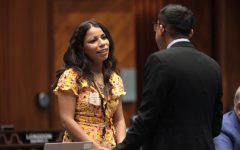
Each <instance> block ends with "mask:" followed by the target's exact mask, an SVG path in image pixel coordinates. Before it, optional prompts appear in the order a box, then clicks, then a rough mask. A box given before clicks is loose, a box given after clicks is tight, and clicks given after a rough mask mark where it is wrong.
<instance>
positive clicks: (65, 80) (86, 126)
mask: <svg viewBox="0 0 240 150" xmlns="http://www.w3.org/2000/svg"><path fill="white" fill-rule="evenodd" d="M109 81H110V85H109V88H108V89H109V95H108V99H107V100H106V98H104V101H103V103H104V104H105V106H106V110H105V115H106V134H105V136H102V135H103V127H104V118H103V113H102V109H101V104H99V103H91V102H90V101H91V95H94V94H98V92H97V89H96V88H95V86H94V84H93V83H92V82H88V80H87V79H86V78H85V77H79V75H78V73H77V72H76V71H74V70H73V69H72V68H70V69H68V70H66V71H65V72H64V73H63V74H62V75H61V77H60V78H59V80H58V84H57V87H56V88H55V89H54V93H55V94H57V93H58V91H59V90H72V91H73V92H74V94H75V95H76V96H77V98H76V108H75V118H74V119H75V121H76V122H77V123H78V124H79V126H80V127H81V128H82V129H83V130H84V131H85V133H86V134H87V135H88V136H89V137H90V138H92V139H93V140H94V141H95V142H97V143H98V144H101V145H105V146H107V147H113V146H115V145H116V142H115V138H114V136H115V128H114V126H113V122H112V117H113V114H114V112H115V111H116V108H117V105H118V104H119V98H120V96H121V95H125V94H126V92H125V91H124V87H123V82H122V79H121V77H120V76H119V75H117V74H116V73H112V75H111V76H110V79H109ZM101 95H102V96H103V97H104V94H103V93H101ZM73 141H74V139H72V138H71V135H70V134H69V132H68V131H65V134H64V137H63V142H73Z"/></svg>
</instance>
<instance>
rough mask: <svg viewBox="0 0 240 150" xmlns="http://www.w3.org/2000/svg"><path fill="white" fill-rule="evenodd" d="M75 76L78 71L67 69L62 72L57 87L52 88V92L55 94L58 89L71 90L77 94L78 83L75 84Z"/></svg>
mask: <svg viewBox="0 0 240 150" xmlns="http://www.w3.org/2000/svg"><path fill="white" fill-rule="evenodd" d="M77 76H78V73H77V72H75V71H74V70H73V69H68V70H66V71H64V72H63V74H62V75H61V76H60V78H59V80H58V83H57V87H56V88H55V89H54V90H53V92H54V93H55V94H56V95H57V94H58V91H59V90H63V91H64V90H72V91H73V93H74V94H75V95H76V96H78V95H79V85H78V84H77Z"/></svg>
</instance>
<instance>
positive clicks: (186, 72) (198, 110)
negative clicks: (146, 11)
mask: <svg viewBox="0 0 240 150" xmlns="http://www.w3.org/2000/svg"><path fill="white" fill-rule="evenodd" d="M192 28H193V14H192V12H191V11H190V10H189V9H187V8H186V7H184V6H181V5H167V6H166V7H164V8H163V9H161V10H160V12H159V15H158V20H157V22H156V23H155V24H154V30H155V32H156V35H155V39H156V43H157V45H158V47H159V49H162V48H165V49H163V50H161V51H158V52H155V53H153V54H152V55H151V56H150V57H149V58H148V60H147V62H146V65H145V74H144V89H143V94H142V101H141V105H140V108H139V109H138V116H137V118H136V119H135V121H134V122H133V124H132V126H131V127H130V129H129V130H128V132H127V135H126V138H125V139H124V140H123V142H122V143H120V144H119V145H117V146H116V147H115V148H114V149H115V150H137V149H139V147H141V146H142V149H143V150H214V144H213V140H212V139H213V137H215V136H217V135H218V134H219V131H220V129H221V122H222V102H221V96H222V83H221V73H220V67H219V65H218V64H217V62H215V61H214V60H213V59H211V58H210V57H208V56H207V55H205V54H203V53H201V52H200V51H198V50H197V49H195V48H194V46H193V45H192V44H191V42H190V41H189V39H190V37H191V36H192V35H193V29H192Z"/></svg>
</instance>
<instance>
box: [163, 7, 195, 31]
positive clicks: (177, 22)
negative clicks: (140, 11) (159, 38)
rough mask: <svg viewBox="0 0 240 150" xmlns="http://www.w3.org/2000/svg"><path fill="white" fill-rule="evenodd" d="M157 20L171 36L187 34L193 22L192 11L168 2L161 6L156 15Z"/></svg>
mask: <svg viewBox="0 0 240 150" xmlns="http://www.w3.org/2000/svg"><path fill="white" fill-rule="evenodd" d="M158 21H159V22H160V23H161V24H163V25H164V26H165V28H166V31H167V32H169V33H170V34H171V35H172V36H179V35H180V36H181V35H183V36H188V35H189V34H190V33H191V29H192V28H193V24H194V18H193V13H192V11H191V10H190V9H188V8H187V7H184V6H182V5H177V4H169V5H167V6H165V7H164V8H162V9H161V10H160V12H159V15H158Z"/></svg>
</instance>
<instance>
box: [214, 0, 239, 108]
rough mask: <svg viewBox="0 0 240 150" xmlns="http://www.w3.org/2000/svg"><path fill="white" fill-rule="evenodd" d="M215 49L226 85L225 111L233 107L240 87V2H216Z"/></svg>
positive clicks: (233, 0)
mask: <svg viewBox="0 0 240 150" xmlns="http://www.w3.org/2000/svg"><path fill="white" fill-rule="evenodd" d="M214 4H215V15H214V16H216V18H215V22H216V23H215V24H216V26H215V38H216V41H215V47H216V53H217V56H218V58H219V61H220V64H221V68H222V72H223V83H224V84H223V85H224V96H223V103H224V111H225V112H226V111H228V110H229V108H230V107H232V105H233V99H234V94H235V91H236V90H237V88H238V86H240V78H239V77H240V70H239V66H240V59H239V56H240V51H239V35H240V28H239V25H240V20H239V18H240V14H239V6H240V1H238V0H231V1H227V2H226V1H224V0H220V1H215V3H214Z"/></svg>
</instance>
